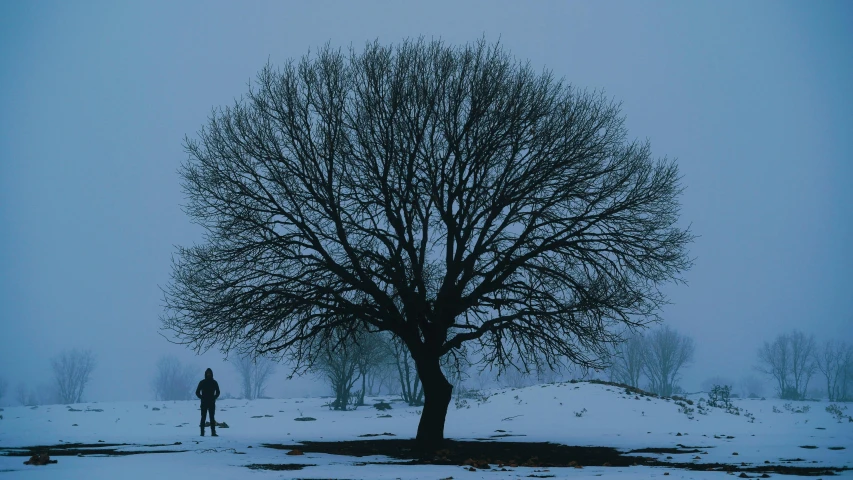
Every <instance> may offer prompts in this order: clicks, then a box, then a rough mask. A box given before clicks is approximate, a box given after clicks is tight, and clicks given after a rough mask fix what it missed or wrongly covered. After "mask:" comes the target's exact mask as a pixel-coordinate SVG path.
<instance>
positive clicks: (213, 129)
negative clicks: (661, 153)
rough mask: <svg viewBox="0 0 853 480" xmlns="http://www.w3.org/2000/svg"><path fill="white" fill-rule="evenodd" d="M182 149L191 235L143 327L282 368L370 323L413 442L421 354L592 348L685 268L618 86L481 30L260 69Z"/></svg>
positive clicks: (680, 238) (684, 240)
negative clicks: (472, 38)
mask: <svg viewBox="0 0 853 480" xmlns="http://www.w3.org/2000/svg"><path fill="white" fill-rule="evenodd" d="M185 146H186V150H187V152H188V154H189V157H188V159H187V160H186V161H185V162H184V164H183V165H182V168H181V169H180V175H181V177H182V179H183V188H184V191H185V192H186V195H187V204H186V213H187V214H188V215H189V216H190V218H191V219H192V220H193V221H195V222H196V223H198V224H199V225H201V226H202V227H203V228H204V230H205V232H206V235H205V238H204V241H203V242H202V243H200V244H198V245H193V246H189V247H179V248H178V252H177V256H176V259H175V260H174V264H173V275H172V280H171V282H170V283H169V285H168V286H167V287H166V288H165V307H166V311H165V314H164V316H163V324H164V328H166V329H167V330H170V331H172V332H173V334H174V337H175V338H176V341H179V342H184V343H186V344H188V345H190V346H192V347H193V348H195V349H197V350H206V349H208V348H211V347H216V348H220V349H222V350H223V351H225V352H227V351H230V350H232V349H236V350H238V351H241V352H255V353H266V354H278V355H282V356H284V355H287V356H289V357H290V358H292V359H293V360H294V361H295V362H296V364H297V365H309V364H310V363H311V362H312V361H313V359H314V358H315V357H316V355H317V354H318V352H319V351H320V349H319V348H318V347H319V345H321V344H322V343H323V342H327V341H328V340H329V339H330V338H331V335H332V332H334V331H336V330H335V329H336V328H339V327H340V326H344V327H347V328H351V329H352V330H353V332H355V331H357V330H358V329H362V328H368V329H369V330H371V331H389V332H391V333H392V334H394V335H396V336H398V337H399V338H400V339H401V340H402V341H403V342H404V343H405V345H406V346H407V348H408V349H409V351H410V354H411V355H412V358H413V360H414V361H415V364H416V366H417V369H418V373H419V375H420V377H421V380H422V382H423V386H424V392H425V406H424V413H423V417H422V421H421V428H419V431H418V438H419V439H425V440H430V441H432V442H433V443H435V441H436V440H440V439H441V438H443V424H444V416H445V414H446V409H447V403H449V400H450V393H449V392H450V386H449V384H448V383H447V381H446V379H445V377H444V375H443V373H442V371H441V368H440V359H441V357H443V356H444V355H446V354H448V353H449V352H452V351H453V350H455V349H460V348H463V347H467V346H472V347H474V348H476V349H477V350H479V352H480V354H481V356H482V357H483V358H484V360H485V361H488V362H493V363H495V364H497V365H499V366H505V365H507V364H510V363H512V364H518V365H525V364H527V363H530V362H535V361H539V359H540V358H543V357H544V358H545V359H546V361H547V362H549V363H550V362H560V361H569V362H574V363H578V364H580V365H584V366H601V365H602V363H603V361H604V360H603V359H604V358H606V347H607V344H608V343H609V342H612V341H615V340H616V339H617V338H618V333H617V332H618V328H617V327H624V326H626V325H627V326H630V327H633V326H638V325H643V324H645V323H647V322H649V321H652V320H655V319H657V315H658V314H659V310H660V307H661V305H662V304H664V303H665V302H666V298H665V296H664V295H663V294H662V293H661V291H660V287H661V285H663V284H665V283H668V282H672V281H680V280H681V278H680V274H681V272H683V271H684V270H686V269H687V268H689V266H690V259H689V258H688V256H687V251H686V248H687V245H688V243H689V242H690V241H691V239H692V235H691V234H690V232H689V230H688V229H686V228H681V227H679V226H678V225H677V223H678V219H679V204H678V196H679V194H680V192H681V187H680V185H679V174H678V169H677V165H676V163H675V162H674V161H672V160H668V159H658V160H656V159H653V158H652V154H651V149H650V146H649V144H648V142H641V141H635V140H628V139H627V132H626V129H625V126H624V118H623V117H622V116H621V114H620V106H619V104H618V103H616V102H614V101H612V100H610V99H608V98H607V97H605V96H604V95H603V94H601V93H597V92H589V91H586V90H582V89H578V88H574V87H572V86H570V85H568V84H567V83H565V82H564V81H562V80H559V79H556V78H555V77H554V76H553V74H552V73H551V72H549V71H540V72H537V71H535V70H534V69H533V68H532V67H531V66H530V65H529V64H527V63H524V62H521V61H517V60H515V59H514V58H512V57H511V56H510V55H509V54H508V53H507V52H506V51H505V50H504V49H503V47H502V46H500V45H499V44H490V43H488V42H486V41H484V40H481V41H479V42H476V43H473V44H468V45H464V46H459V47H455V46H449V45H446V44H445V43H443V42H441V41H425V40H422V39H421V40H413V41H405V42H403V43H401V44H399V45H396V46H383V45H380V44H379V43H378V42H373V43H369V44H367V45H366V47H365V49H364V50H363V51H355V50H354V49H351V50H350V51H348V52H344V51H341V50H336V49H333V48H330V47H328V46H327V47H325V48H322V49H320V50H319V51H318V52H316V53H315V54H309V55H306V56H305V57H303V58H302V59H301V60H299V61H291V62H288V63H286V64H285V65H283V66H282V67H280V68H275V67H273V66H272V65H267V66H266V67H265V68H264V69H263V70H262V71H261V72H260V73H259V74H258V77H257V80H256V82H255V83H254V85H252V86H251V87H250V90H249V92H248V93H247V94H246V95H245V96H244V97H243V98H241V99H239V100H237V101H236V102H235V103H234V104H233V105H231V106H229V107H225V108H218V109H215V110H214V111H213V112H212V114H211V115H210V118H209V121H208V122H207V125H206V126H204V127H203V128H202V129H201V130H200V131H199V132H198V135H197V137H196V138H187V139H186V140H185ZM442 404H443V407H442V406H441V405H442ZM439 418H440V420H441V421H440V422H436V420H438V419H439ZM425 422H427V423H429V422H432V423H440V428H439V429H438V430H436V429H435V427H432V429H430V428H429V427H425V425H424V424H425Z"/></svg>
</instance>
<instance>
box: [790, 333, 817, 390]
mask: <svg viewBox="0 0 853 480" xmlns="http://www.w3.org/2000/svg"><path fill="white" fill-rule="evenodd" d="M816 350H817V348H816V344H815V339H814V335H806V334H805V333H803V332H801V331H799V330H794V331H793V332H791V378H792V379H793V385H792V386H793V388H794V390H795V391H796V392H797V396H798V398H799V399H804V398H806V392H808V389H809V380H810V379H811V378H812V376H813V375H814V373H815V371H816V370H817V365H816V364H815V352H816Z"/></svg>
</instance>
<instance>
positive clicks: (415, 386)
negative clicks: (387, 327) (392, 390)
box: [386, 337, 424, 406]
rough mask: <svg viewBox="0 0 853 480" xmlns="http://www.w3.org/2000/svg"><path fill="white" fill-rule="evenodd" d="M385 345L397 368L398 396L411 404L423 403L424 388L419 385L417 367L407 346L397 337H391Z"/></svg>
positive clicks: (419, 379) (418, 404)
mask: <svg viewBox="0 0 853 480" xmlns="http://www.w3.org/2000/svg"><path fill="white" fill-rule="evenodd" d="M386 345H387V346H388V349H389V355H390V356H391V358H392V359H393V361H394V366H395V368H396V370H397V381H398V382H399V385H400V396H401V397H403V401H404V402H406V403H408V404H409V405H412V406H420V405H423V404H424V389H423V386H422V385H421V378H420V375H419V374H418V369H417V367H416V365H415V362H414V360H413V359H412V356H411V355H410V353H409V348H408V347H407V346H406V344H405V343H404V342H403V341H402V340H400V339H399V338H397V337H393V338H392V339H391V341H390V342H388V343H386Z"/></svg>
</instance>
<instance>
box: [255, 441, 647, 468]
mask: <svg viewBox="0 0 853 480" xmlns="http://www.w3.org/2000/svg"><path fill="white" fill-rule="evenodd" d="M263 446H265V447H268V448H275V449H280V450H293V449H299V450H302V451H303V452H306V453H307V452H313V453H328V454H332V455H347V456H353V457H364V456H370V455H383V456H387V457H391V458H394V459H397V460H408V462H406V463H410V464H412V465H430V464H432V465H463V464H465V462H466V460H471V459H473V460H476V461H480V462H483V463H487V464H495V465H497V464H501V465H513V464H514V465H525V466H531V467H561V466H565V467H568V466H570V464H571V463H572V462H575V464H574V465H583V466H587V465H589V466H592V465H604V464H609V465H612V466H614V467H615V466H629V465H635V464H638V463H643V462H644V461H653V459H651V458H644V457H637V456H630V457H629V456H623V455H622V454H621V453H620V452H619V451H618V450H616V449H615V448H609V447H570V446H567V445H559V444H556V443H532V442H494V441H492V442H471V441H455V440H447V441H445V445H444V448H442V449H440V450H437V451H434V452H423V451H420V450H418V449H417V447H416V445H415V441H414V440H411V439H406V440H396V439H394V440H360V441H348V442H305V443H303V444H301V445H271V444H264V445H263ZM574 465H571V466H574Z"/></svg>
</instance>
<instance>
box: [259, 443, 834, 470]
mask: <svg viewBox="0 0 853 480" xmlns="http://www.w3.org/2000/svg"><path fill="white" fill-rule="evenodd" d="M263 446H264V447H267V448H274V449H278V450H288V451H292V450H298V451H301V452H304V453H326V454H331V455H345V456H351V457H365V456H373V455H381V456H386V457H390V458H392V459H395V460H398V461H397V462H393V463H394V464H396V465H400V464H402V465H462V466H467V467H469V468H474V469H482V470H494V469H497V470H500V469H504V468H514V467H546V468H549V467H574V468H582V467H592V466H596V467H630V466H635V465H646V466H661V467H668V468H677V469H683V470H699V471H707V470H711V471H723V472H731V473H740V474H741V475H740V478H762V477H763V478H767V474H770V473H776V474H788V475H809V476H816V475H823V476H832V475H834V474H835V472H841V471H844V470H850V468H849V467H826V466H817V465H815V466H794V465H770V464H764V465H754V464H749V463H740V464H725V463H696V462H695V461H691V460H693V459H694V456H693V455H694V454H695V453H696V452H697V450H696V449H693V448H644V449H640V450H634V451H630V452H621V451H619V450H617V449H615V448H610V447H578V446H569V445H560V444H556V443H544V442H538V443H534V442H506V441H456V440H446V441H445V445H444V448H442V449H440V450H437V451H434V452H428V453H427V452H423V451H420V450H418V449H417V448H416V445H415V441H414V440H412V439H406V440H403V439H392V440H354V441H345V442H303V443H301V444H298V445H297V444H290V445H282V444H264V445H263ZM641 453H656V454H666V455H668V456H669V457H668V460H667V461H662V460H660V459H658V458H652V457H646V456H642V455H636V454H641ZM628 454H632V455H628ZM368 463H370V464H384V463H389V462H375V461H371V462H363V463H362V465H365V464H368Z"/></svg>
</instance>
